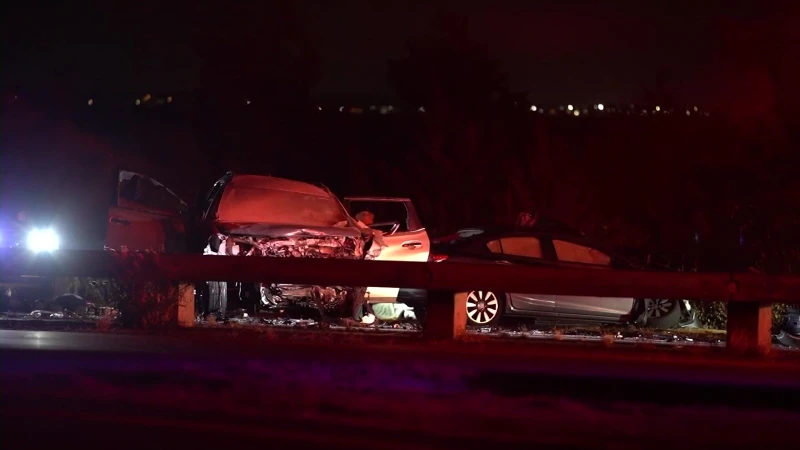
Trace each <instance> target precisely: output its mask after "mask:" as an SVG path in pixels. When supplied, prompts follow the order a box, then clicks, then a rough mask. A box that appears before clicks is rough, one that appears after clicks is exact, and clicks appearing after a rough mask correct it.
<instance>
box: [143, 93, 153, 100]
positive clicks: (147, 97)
mask: <svg viewBox="0 0 800 450" xmlns="http://www.w3.org/2000/svg"><path fill="white" fill-rule="evenodd" d="M150 98H152V97H151V96H150V94H144V97H142V100H143V101H145V102H147V101H150Z"/></svg>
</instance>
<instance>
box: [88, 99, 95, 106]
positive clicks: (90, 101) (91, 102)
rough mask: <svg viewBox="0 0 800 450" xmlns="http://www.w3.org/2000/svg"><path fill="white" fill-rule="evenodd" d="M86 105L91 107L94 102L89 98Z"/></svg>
mask: <svg viewBox="0 0 800 450" xmlns="http://www.w3.org/2000/svg"><path fill="white" fill-rule="evenodd" d="M87 103H88V104H89V106H92V105H94V100H93V99H91V98H90V99H89V101H88V102H87Z"/></svg>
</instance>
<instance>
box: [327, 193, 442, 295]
mask: <svg viewBox="0 0 800 450" xmlns="http://www.w3.org/2000/svg"><path fill="white" fill-rule="evenodd" d="M343 203H344V205H345V207H346V208H347V210H348V212H349V213H350V215H352V216H353V217H356V216H357V215H358V214H359V213H361V212H364V211H366V212H370V213H372V215H373V216H374V219H375V221H374V223H372V224H371V225H369V226H370V228H373V229H376V230H380V231H382V232H383V233H384V234H383V239H384V241H385V242H386V244H387V245H388V247H386V248H384V249H382V250H381V253H380V255H379V256H378V257H377V258H376V260H377V261H416V262H426V261H428V255H429V254H430V249H431V242H430V239H429V238H428V232H427V231H426V230H425V228H424V227H423V226H422V222H421V221H420V220H419V216H418V215H417V211H416V209H415V208H414V205H413V204H412V203H411V200H410V199H407V198H395V197H345V198H344V202H343ZM399 291H400V288H397V287H368V288H367V301H369V302H370V303H392V302H395V301H397V294H398V292H399Z"/></svg>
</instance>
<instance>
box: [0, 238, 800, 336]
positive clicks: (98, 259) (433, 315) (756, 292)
mask: <svg viewBox="0 0 800 450" xmlns="http://www.w3.org/2000/svg"><path fill="white" fill-rule="evenodd" d="M0 273H1V274H2V276H3V277H6V276H20V275H34V276H45V277H56V276H92V277H108V278H121V279H124V280H129V281H159V280H162V281H167V280H169V281H182V282H201V281H206V280H209V281H216V280H228V281H243V282H260V281H264V280H265V279H266V280H269V281H271V282H281V283H297V284H319V285H340V286H341V285H344V286H391V287H401V288H417V289H427V290H428V291H430V292H431V293H432V295H429V298H430V303H431V304H430V305H429V313H428V323H429V324H430V325H431V326H430V329H431V330H434V329H436V330H439V331H436V332H433V331H431V333H433V334H437V335H439V334H441V335H447V336H449V337H451V338H452V337H457V336H459V335H461V334H463V330H464V327H465V325H464V323H465V322H466V321H465V319H466V318H465V316H464V314H465V311H466V310H465V308H463V307H461V306H462V305H461V303H464V302H466V299H465V298H461V297H464V296H460V295H455V296H454V295H453V294H454V293H456V294H457V293H463V292H465V291H471V290H476V289H484V290H500V291H503V292H536V293H541V294H553V295H587V296H598V297H634V298H674V299H678V298H681V299H695V300H709V301H722V302H728V303H729V305H728V306H729V308H728V344H729V346H730V347H731V348H733V349H736V350H752V349H761V350H764V349H766V348H768V347H769V346H770V342H771V335H770V331H771V304H772V303H773V302H781V301H786V302H794V301H796V300H797V299H800V276H775V275H765V274H757V273H731V274H728V273H687V272H657V271H652V272H651V271H630V270H606V269H592V268H587V269H582V268H581V269H575V268H552V267H534V266H520V265H499V264H465V263H433V262H431V263H423V262H389V261H361V260H340V259H309V258H252V257H244V256H214V257H210V256H203V255H195V254H155V253H139V252H125V253H120V252H109V251H68V250H60V251H56V252H54V253H39V254H34V253H31V252H29V251H26V250H20V249H2V250H0ZM434 305H439V306H435V307H432V306H434ZM461 309H463V310H464V312H463V313H462V312H461V311H460V310H461ZM459 322H464V323H459Z"/></svg>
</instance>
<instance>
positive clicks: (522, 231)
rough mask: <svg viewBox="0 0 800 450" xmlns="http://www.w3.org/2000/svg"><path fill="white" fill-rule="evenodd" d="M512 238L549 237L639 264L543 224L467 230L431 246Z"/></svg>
mask: <svg viewBox="0 0 800 450" xmlns="http://www.w3.org/2000/svg"><path fill="white" fill-rule="evenodd" d="M561 225H563V224H561ZM511 236H547V237H549V238H552V239H563V240H567V241H571V242H575V243H577V244H584V245H587V246H590V247H592V248H595V249H597V250H600V251H602V252H605V253H608V254H609V255H611V256H613V257H615V258H617V259H619V260H623V261H625V262H627V263H629V264H637V263H636V261H635V258H631V257H630V256H629V255H627V254H626V252H623V251H622V249H619V248H615V247H613V246H609V245H606V244H602V243H599V242H596V241H594V240H593V239H590V238H589V237H587V236H585V235H583V234H582V233H580V232H579V231H577V230H575V229H573V228H569V227H567V228H564V227H563V226H554V227H548V226H543V224H540V225H539V226H527V227H526V226H495V227H488V228H465V229H462V230H459V231H458V232H456V233H454V234H451V235H447V236H442V237H438V238H434V239H432V242H431V244H432V245H433V246H435V247H438V248H443V247H444V246H446V247H449V248H454V249H456V248H465V247H469V246H470V245H471V244H472V243H474V242H476V241H480V240H487V239H496V238H500V237H511Z"/></svg>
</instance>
